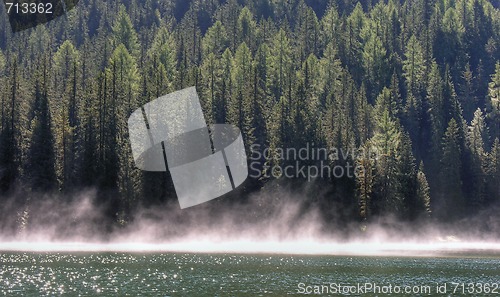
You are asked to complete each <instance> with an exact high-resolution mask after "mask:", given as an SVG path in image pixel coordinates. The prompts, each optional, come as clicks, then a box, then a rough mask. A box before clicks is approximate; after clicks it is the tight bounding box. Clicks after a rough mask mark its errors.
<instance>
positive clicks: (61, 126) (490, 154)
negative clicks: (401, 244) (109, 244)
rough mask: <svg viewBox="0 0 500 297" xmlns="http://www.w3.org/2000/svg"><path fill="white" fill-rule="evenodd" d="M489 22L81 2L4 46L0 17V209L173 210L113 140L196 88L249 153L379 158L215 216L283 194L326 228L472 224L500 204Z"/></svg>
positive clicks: (413, 6)
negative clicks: (85, 201)
mask: <svg viewBox="0 0 500 297" xmlns="http://www.w3.org/2000/svg"><path fill="white" fill-rule="evenodd" d="M0 6H1V5H0ZM498 6H499V3H498V1H491V2H488V1H485V0H412V1H403V0H402V1H397V0H389V1H381V2H379V1H376V0H364V1H359V2H357V1H352V0H337V1H330V2H329V1H326V0H325V1H322V0H321V1H317V0H305V1H304V0H238V1H237V0H227V1H223V0H193V1H183V0H163V1H161V0H114V1H109V0H107V1H100V0H80V2H79V3H78V5H77V7H76V8H75V9H73V10H71V11H70V12H69V14H68V15H66V16H64V17H61V18H59V19H57V20H54V21H52V22H50V23H48V24H45V25H40V26H38V27H36V28H34V29H29V30H26V31H23V32H20V33H16V34H12V32H11V30H10V27H9V24H8V20H7V18H5V17H2V18H1V19H0V49H1V51H0V85H1V88H0V105H1V107H0V108H1V113H0V197H1V198H0V200H2V201H3V202H0V203H4V202H5V201H7V200H9V201H10V200H12V199H13V200H14V201H15V204H16V205H18V207H19V208H20V209H29V205H30V203H32V201H33V200H34V199H48V198H43V197H54V196H57V197H59V198H58V199H63V200H64V199H67V200H71V199H72V197H73V195H74V194H75V193H78V192H79V191H81V190H82V189H88V188H94V189H96V190H97V192H98V195H97V201H96V203H100V204H103V205H106V207H107V209H108V211H107V215H108V216H109V217H110V218H111V219H112V220H114V221H116V222H120V223H126V222H127V220H128V218H130V217H131V216H132V215H133V213H134V209H136V208H137V207H138V206H141V205H156V204H161V203H163V202H165V201H169V200H173V199H175V191H174V189H173V185H172V183H171V182H170V178H169V176H168V173H147V172H142V171H140V170H138V169H135V166H134V162H133V159H132V156H131V148H130V143H129V140H128V135H127V134H128V132H127V126H126V124H127V119H128V116H129V115H130V114H131V112H132V111H134V110H135V109H137V108H139V107H140V106H142V105H144V104H145V103H147V102H149V101H151V100H153V99H155V98H158V97H160V96H162V95H165V94H167V93H170V92H173V91H176V90H180V89H183V88H186V87H190V86H196V88H197V90H198V93H199V94H200V97H201V100H202V105H203V108H204V112H205V115H206V118H207V122H209V123H232V124H235V125H237V126H238V127H239V128H240V129H241V130H242V132H243V135H244V139H245V143H246V145H247V152H250V148H251V147H252V145H255V144H258V145H259V146H260V147H262V148H264V147H269V148H271V149H273V148H302V147H304V146H305V145H306V144H307V143H308V144H313V145H314V146H315V147H326V148H339V149H344V150H350V149H352V148H355V149H360V148H361V149H363V150H362V151H365V152H369V151H376V152H378V155H377V157H376V158H373V156H371V155H369V154H368V153H367V154H365V155H362V156H361V157H359V158H355V159H353V160H344V159H342V160H335V159H333V160H330V162H332V164H331V165H343V164H344V163H345V162H347V161H352V162H354V163H355V164H357V165H360V166H363V167H364V168H365V170H364V172H363V174H361V175H358V176H357V177H347V176H346V177H343V178H333V177H330V178H318V179H314V180H312V181H308V180H304V179H301V178H297V179H292V180H290V179H285V178H282V179H276V178H274V177H269V178H266V177H263V178H260V179H250V180H249V181H248V182H247V183H246V184H245V185H244V187H243V188H242V189H240V191H239V192H238V195H235V197H231V198H230V199H225V200H222V201H221V202H218V203H234V202H235V201H245V199H247V197H248V196H249V195H250V194H251V193H256V192H259V191H266V190H267V189H269V188H272V189H275V188H276V187H278V188H279V186H281V185H287V184H288V185H290V184H291V187H292V188H300V187H309V186H310V185H314V189H313V190H310V191H305V193H306V194H304V195H303V198H302V199H303V201H304V202H307V203H310V204H315V205H319V206H321V209H322V211H323V212H324V213H325V217H326V218H330V219H331V218H334V217H339V216H340V217H341V218H342V219H343V220H365V219H366V220H370V218H372V217H376V216H379V215H385V214H394V215H396V216H397V217H399V218H401V219H402V220H413V219H416V218H419V217H429V216H430V217H434V218H438V219H441V220H456V219H461V218H464V217H467V216H471V215H474V214H477V213H478V212H480V211H481V210H483V209H486V208H489V207H492V206H494V205H497V204H499V203H500V142H499V137H500V10H499V9H498ZM495 7H496V8H495ZM0 15H5V11H4V7H3V6H2V7H1V8H0ZM286 162H287V161H286V160H282V159H280V158H278V157H277V156H273V157H271V158H269V159H262V160H261V165H262V166H274V165H281V166H284V165H286V164H284V163H286ZM263 189H264V190H263ZM30 211H36V210H30ZM27 212H28V211H24V212H19V213H12V214H10V215H12V216H16V215H21V216H23V219H24V220H28V217H29V213H27Z"/></svg>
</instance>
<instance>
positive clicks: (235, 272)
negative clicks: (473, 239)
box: [0, 252, 500, 296]
mask: <svg viewBox="0 0 500 297" xmlns="http://www.w3.org/2000/svg"><path fill="white" fill-rule="evenodd" d="M366 282H371V283H373V282H375V283H377V284H380V285H389V284H392V285H411V286H413V285H415V286H421V285H431V286H432V287H434V286H435V285H436V283H445V282H447V283H451V282H458V283H469V282H477V283H500V259H499V258H498V257H481V258H467V257H465V258H445V257H441V258H409V257H404V258H397V257H396V258H391V257H383V258H381V257H334V256H283V255H230V254H207V255H196V254H172V253H148V254H140V253H12V252H11V253H1V254H0V292H1V294H3V295H4V296H53V295H66V296H284V295H298V294H297V293H298V291H299V287H298V285H299V283H303V284H304V285H311V286H312V285H315V284H320V285H321V284H327V285H328V284H330V283H341V284H346V285H347V284H350V285H356V284H357V283H366ZM433 293H434V292H433ZM399 295H401V294H399ZM426 295H429V294H426ZM433 295H436V296H443V295H437V294H433ZM316 296H317V295H316ZM325 296H326V295H325ZM365 296H369V295H365ZM384 296H385V295H384ZM393 296H397V295H393ZM407 296H408V295H407ZM454 296H456V295H454ZM492 296H500V291H499V293H498V294H496V295H492Z"/></svg>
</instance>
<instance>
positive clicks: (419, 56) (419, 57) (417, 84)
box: [403, 35, 426, 96]
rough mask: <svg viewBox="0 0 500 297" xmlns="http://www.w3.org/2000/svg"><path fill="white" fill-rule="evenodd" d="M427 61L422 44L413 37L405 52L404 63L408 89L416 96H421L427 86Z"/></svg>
mask: <svg viewBox="0 0 500 297" xmlns="http://www.w3.org/2000/svg"><path fill="white" fill-rule="evenodd" d="M425 64H426V62H425V59H424V52H423V49H422V46H421V45H420V42H419V41H418V39H417V38H416V37H415V35H412V36H411V38H410V40H409V41H408V44H407V45H406V50H405V60H404V61H403V75H404V77H405V79H406V87H407V90H408V92H409V93H412V94H413V95H414V96H421V94H422V93H423V90H424V86H425Z"/></svg>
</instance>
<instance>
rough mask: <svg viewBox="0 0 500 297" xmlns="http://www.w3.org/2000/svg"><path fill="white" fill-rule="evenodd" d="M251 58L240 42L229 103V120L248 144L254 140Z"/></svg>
mask: <svg viewBox="0 0 500 297" xmlns="http://www.w3.org/2000/svg"><path fill="white" fill-rule="evenodd" d="M252 64H253V60H252V54H251V53H250V49H249V48H248V46H247V45H246V43H244V42H243V43H242V44H241V45H240V46H239V47H238V49H237V50H236V53H235V55H234V59H233V63H232V68H231V76H232V82H233V83H232V87H233V90H232V94H233V97H232V100H233V101H232V102H231V103H230V104H229V107H230V108H229V114H228V115H229V122H230V123H232V124H234V125H236V126H237V127H238V128H240V130H241V131H242V133H243V137H244V139H245V140H246V145H247V146H250V145H251V144H253V141H254V140H255V139H254V137H253V127H252V126H251V123H252V121H253V120H252V117H253V114H251V102H252V96H251V94H252V90H253V84H252V81H253V76H252V73H253V67H252Z"/></svg>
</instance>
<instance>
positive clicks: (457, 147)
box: [434, 119, 465, 219]
mask: <svg viewBox="0 0 500 297" xmlns="http://www.w3.org/2000/svg"><path fill="white" fill-rule="evenodd" d="M461 153H462V147H461V140H460V131H459V128H458V124H457V122H456V121H455V119H452V120H451V121H450V122H449V123H448V128H447V129H446V132H445V133H444V136H443V141H442V153H441V155H442V157H441V167H440V194H439V201H436V205H435V207H434V209H435V210H436V214H438V215H439V217H441V218H444V219H456V218H457V217H460V216H461V215H462V214H463V212H464V207H465V200H464V196H463V193H462V179H461V171H462V157H461Z"/></svg>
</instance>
